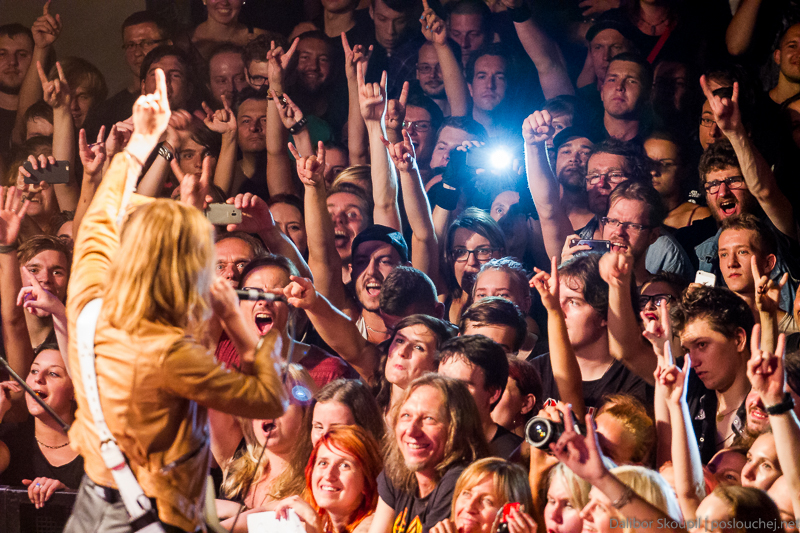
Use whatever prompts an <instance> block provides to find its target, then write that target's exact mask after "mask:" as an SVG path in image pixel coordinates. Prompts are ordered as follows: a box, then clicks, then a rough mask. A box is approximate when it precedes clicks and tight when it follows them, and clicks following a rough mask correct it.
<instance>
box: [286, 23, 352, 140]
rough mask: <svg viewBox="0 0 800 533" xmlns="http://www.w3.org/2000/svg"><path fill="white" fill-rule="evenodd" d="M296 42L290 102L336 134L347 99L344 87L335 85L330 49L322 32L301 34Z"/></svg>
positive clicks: (328, 41) (339, 129)
mask: <svg viewBox="0 0 800 533" xmlns="http://www.w3.org/2000/svg"><path fill="white" fill-rule="evenodd" d="M299 39H300V41H299V42H298V43H297V50H296V52H295V54H296V55H297V83H295V85H294V87H292V93H291V95H292V98H293V99H294V101H295V103H297V106H298V107H300V109H302V110H303V114H304V115H305V116H309V115H313V116H315V117H318V118H320V119H322V120H324V121H325V122H327V123H328V124H329V125H330V127H331V129H332V131H334V132H335V133H337V134H338V133H339V132H341V131H342V127H343V126H344V124H345V122H346V121H347V104H348V99H347V93H346V92H345V91H346V87H343V86H342V84H341V83H337V81H338V80H337V79H336V77H335V71H334V70H333V68H332V65H333V60H334V50H333V47H332V46H331V44H330V40H329V39H328V37H327V36H326V35H325V34H324V33H322V32H321V31H310V32H306V33H303V34H301V35H300V36H299Z"/></svg>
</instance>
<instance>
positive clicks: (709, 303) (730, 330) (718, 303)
mask: <svg viewBox="0 0 800 533" xmlns="http://www.w3.org/2000/svg"><path fill="white" fill-rule="evenodd" d="M671 314H672V319H673V324H675V330H676V331H678V332H680V331H683V329H684V328H685V327H686V326H687V325H688V324H689V323H691V322H692V321H694V320H699V319H703V318H704V319H706V320H707V321H708V324H709V327H711V329H712V330H714V331H716V332H717V333H721V334H722V335H724V336H725V337H728V338H732V337H733V336H734V335H736V332H737V331H738V330H739V329H742V330H744V332H745V333H746V334H747V340H748V341H749V340H750V333H751V331H752V329H753V326H754V325H755V320H754V318H753V313H752V311H750V308H749V307H748V306H747V303H746V302H745V301H744V300H742V299H741V298H740V297H739V296H738V295H736V293H734V292H732V291H731V290H729V289H725V288H722V287H708V286H706V285H703V286H700V287H694V288H690V289H687V290H685V291H684V292H683V295H682V297H681V302H680V304H678V305H675V306H673V307H672V310H671Z"/></svg>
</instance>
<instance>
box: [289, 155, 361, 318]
mask: <svg viewBox="0 0 800 533" xmlns="http://www.w3.org/2000/svg"><path fill="white" fill-rule="evenodd" d="M289 148H290V149H291V150H292V153H294V157H295V159H296V160H297V175H298V176H300V181H301V182H302V183H303V188H304V189H305V194H304V195H303V201H304V203H305V223H306V233H307V237H308V266H309V268H310V269H311V272H312V273H313V275H314V283H315V284H316V286H317V288H318V290H319V292H320V294H322V295H323V296H325V297H326V298H327V299H328V300H330V301H331V303H332V304H333V305H334V306H336V307H337V308H338V309H345V308H346V304H347V301H348V298H347V296H346V294H345V288H344V283H343V282H342V258H341V257H340V256H339V252H337V251H336V242H335V236H334V231H333V221H332V220H331V216H330V214H329V213H328V205H327V196H326V194H325V179H324V174H325V147H324V146H323V145H322V143H321V142H320V143H319V149H318V151H317V155H316V156H314V155H309V156H308V157H303V156H301V155H300V154H299V153H298V152H297V150H296V149H295V148H294V146H292V145H289Z"/></svg>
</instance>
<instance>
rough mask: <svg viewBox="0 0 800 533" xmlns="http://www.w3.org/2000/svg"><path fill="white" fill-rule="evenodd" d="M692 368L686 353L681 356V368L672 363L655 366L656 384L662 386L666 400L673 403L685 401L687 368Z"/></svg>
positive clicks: (687, 377) (687, 388)
mask: <svg viewBox="0 0 800 533" xmlns="http://www.w3.org/2000/svg"><path fill="white" fill-rule="evenodd" d="M691 368H692V360H691V358H690V357H689V354H688V353H687V354H686V356H684V358H683V368H682V369H681V368H678V367H677V366H675V365H674V364H670V365H669V366H664V367H662V366H660V365H659V367H658V368H656V372H655V379H656V384H657V385H660V386H662V387H664V389H665V391H666V398H667V402H669V403H671V404H673V405H680V404H681V402H684V401H686V392H687V391H688V390H689V387H688V384H689V369H691Z"/></svg>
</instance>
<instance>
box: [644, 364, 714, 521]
mask: <svg viewBox="0 0 800 533" xmlns="http://www.w3.org/2000/svg"><path fill="white" fill-rule="evenodd" d="M690 368H691V359H690V358H689V354H686V356H685V357H684V361H683V369H679V368H678V367H676V366H675V365H674V364H672V365H670V366H669V367H666V368H659V370H658V377H657V378H656V389H658V388H662V389H663V392H662V394H663V396H664V398H666V401H667V406H668V409H669V413H670V420H671V429H672V438H671V442H672V466H673V468H674V470H675V493H676V495H677V496H678V502H679V503H680V506H681V511H682V512H683V518H684V520H694V519H695V518H696V517H697V508H698V507H699V506H700V502H701V501H702V500H703V498H704V497H705V495H706V494H705V479H704V478H703V463H702V461H701V460H700V448H698V447H697V441H696V439H695V434H694V427H693V426H692V418H691V415H690V414H689V404H688V403H686V392H687V390H688V380H689V369H690ZM659 444H662V442H661V441H659Z"/></svg>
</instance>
